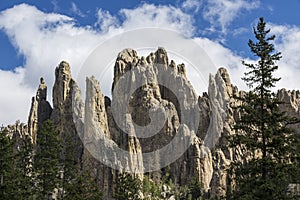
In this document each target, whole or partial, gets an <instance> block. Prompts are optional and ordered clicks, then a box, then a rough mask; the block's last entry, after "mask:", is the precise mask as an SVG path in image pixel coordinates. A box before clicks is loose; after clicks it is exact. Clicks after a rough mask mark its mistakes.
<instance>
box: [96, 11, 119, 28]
mask: <svg viewBox="0 0 300 200" xmlns="http://www.w3.org/2000/svg"><path fill="white" fill-rule="evenodd" d="M95 25H96V26H99V27H100V30H102V31H109V30H110V29H113V28H116V27H117V26H118V25H119V20H118V19H117V17H114V16H112V15H111V14H110V13H109V12H108V11H107V10H103V9H101V8H100V9H98V12H97V22H96V23H95Z"/></svg>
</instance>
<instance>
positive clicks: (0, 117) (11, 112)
mask: <svg viewBox="0 0 300 200" xmlns="http://www.w3.org/2000/svg"><path fill="white" fill-rule="evenodd" d="M23 80H24V69H23V68H16V69H15V70H14V71H3V70H0V83H1V84H0V91H1V98H0V105H1V106H0V122H1V124H0V126H1V125H2V124H7V123H14V122H15V121H16V120H17V119H20V117H21V119H22V121H23V122H26V121H24V120H27V115H28V113H29V108H30V101H31V100H30V99H31V96H32V94H34V90H33V89H32V88H30V87H28V86H24V85H23Z"/></svg>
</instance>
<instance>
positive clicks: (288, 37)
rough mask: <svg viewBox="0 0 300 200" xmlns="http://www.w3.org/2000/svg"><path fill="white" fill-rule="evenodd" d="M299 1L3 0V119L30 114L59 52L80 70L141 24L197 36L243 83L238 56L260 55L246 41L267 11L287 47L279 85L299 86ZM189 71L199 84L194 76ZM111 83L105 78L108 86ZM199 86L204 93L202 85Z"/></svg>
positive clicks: (0, 14)
mask: <svg viewBox="0 0 300 200" xmlns="http://www.w3.org/2000/svg"><path fill="white" fill-rule="evenodd" d="M299 9H300V0H289V1H282V0H272V1H267V0H209V1H208V0H206V1H205V0H175V1H171V0H170V1H169V0H167V1H162V0H159V1H136V0H111V1H108V0H104V1H97V0H88V1H81V0H74V1H65V0H64V1H62V0H61V1H59V0H52V1H34V0H28V1H20V0H1V1H0V44H1V45H0V48H1V54H0V82H1V85H0V89H1V92H2V94H1V98H0V123H1V122H2V123H4V124H8V123H13V122H14V121H15V120H17V119H20V120H21V121H23V122H26V120H27V115H28V112H29V107H30V99H31V96H34V94H35V91H36V88H37V86H38V83H39V82H38V81H39V77H40V76H44V77H45V80H46V83H47V85H48V88H49V89H48V91H49V92H48V93H49V96H50V95H51V88H52V85H53V81H54V68H55V66H57V64H58V63H59V62H60V61H61V60H62V59H64V60H67V61H69V62H70V64H71V67H72V73H73V74H76V73H78V71H79V68H80V65H81V64H82V62H83V61H82V60H84V59H85V58H86V57H87V56H88V52H91V51H92V50H93V48H95V46H96V45H97V44H100V43H101V42H103V41H105V40H107V38H110V37H112V36H113V35H116V34H122V32H124V31H130V30H134V29H136V28H144V27H147V28H149V27H155V28H161V29H168V30H173V31H176V32H178V33H179V34H182V35H183V36H184V37H185V38H188V39H190V40H193V41H195V42H196V43H197V44H199V45H200V46H201V47H202V48H203V49H204V50H205V52H206V53H207V55H208V56H209V57H210V59H211V60H212V61H213V62H214V65H215V66H216V68H218V67H219V66H226V67H227V69H228V71H229V73H230V75H231V79H232V82H233V84H235V85H238V86H239V87H240V88H242V89H244V85H243V83H242V81H241V80H240V78H241V76H242V74H243V72H244V69H243V66H242V65H241V60H249V61H251V60H255V57H253V56H252V54H251V53H250V52H249V49H248V46H247V41H248V39H249V38H253V33H252V27H253V26H255V24H256V22H257V19H258V18H259V17H261V16H263V17H264V18H265V20H266V21H267V23H268V25H269V26H270V27H271V30H272V33H274V34H276V36H277V40H276V42H275V46H276V49H278V50H279V51H282V53H283V59H282V61H281V62H280V70H279V72H278V74H280V76H281V77H282V81H281V82H280V83H279V84H278V88H281V87H286V88H288V89H299V88H300V87H299V86H300V85H299V81H298V76H299V75H298V74H299V73H300V64H298V63H300V56H299V55H300V13H299ZM145 39H146V38H145ZM178 45H180V44H178ZM215 71H216V70H215V69H212V73H215ZM203 76H205V77H208V76H209V75H208V74H203ZM190 79H191V81H192V83H194V85H195V82H197V79H196V78H195V77H191V78H190ZM100 82H101V81H100ZM106 85H107V86H106ZM110 85H111V84H110V83H109V84H102V89H103V91H104V93H105V92H106V91H109V90H110V89H109V87H110ZM195 87H196V90H197V91H198V92H199V93H201V92H202V91H203V90H205V89H203V88H200V87H199V88H198V87H197V84H196V86H195ZM106 95H109V94H106ZM50 101H51V99H50Z"/></svg>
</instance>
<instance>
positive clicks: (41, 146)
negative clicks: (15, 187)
mask: <svg viewBox="0 0 300 200" xmlns="http://www.w3.org/2000/svg"><path fill="white" fill-rule="evenodd" d="M60 152H61V142H60V138H59V132H58V131H56V130H55V127H54V126H53V124H52V122H51V121H50V120H47V121H45V122H43V123H42V124H41V125H40V126H39V129H38V133H37V149H36V155H35V156H34V165H33V166H34V173H35V186H36V188H35V189H36V195H37V198H38V199H45V198H48V196H49V195H51V194H52V192H53V191H54V189H55V188H57V187H58V186H59V181H60V180H59V175H60V159H59V156H60Z"/></svg>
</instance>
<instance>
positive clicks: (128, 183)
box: [114, 173, 142, 200]
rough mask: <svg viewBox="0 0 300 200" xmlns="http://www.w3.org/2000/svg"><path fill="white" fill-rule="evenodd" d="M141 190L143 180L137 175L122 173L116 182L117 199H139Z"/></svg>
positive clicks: (115, 196) (115, 195)
mask: <svg viewBox="0 0 300 200" xmlns="http://www.w3.org/2000/svg"><path fill="white" fill-rule="evenodd" d="M141 191H142V181H141V180H140V179H139V178H138V177H136V175H134V174H129V173H121V174H119V177H118V181H117V183H116V187H115V194H114V198H115V199H117V200H124V199H128V200H129V199H131V200H138V199H140V197H139V193H140V192H141Z"/></svg>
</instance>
